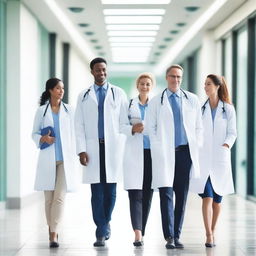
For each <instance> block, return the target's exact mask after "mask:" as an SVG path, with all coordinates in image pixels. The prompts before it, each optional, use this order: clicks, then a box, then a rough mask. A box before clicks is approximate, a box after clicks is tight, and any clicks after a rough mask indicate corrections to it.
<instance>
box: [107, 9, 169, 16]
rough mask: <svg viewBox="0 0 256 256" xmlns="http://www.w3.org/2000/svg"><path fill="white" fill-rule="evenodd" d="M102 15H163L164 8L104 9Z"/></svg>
mask: <svg viewBox="0 0 256 256" xmlns="http://www.w3.org/2000/svg"><path fill="white" fill-rule="evenodd" d="M103 13H104V15H164V14H165V10H164V9H105V10H103Z"/></svg>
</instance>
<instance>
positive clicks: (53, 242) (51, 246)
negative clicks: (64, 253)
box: [50, 234, 60, 248]
mask: <svg viewBox="0 0 256 256" xmlns="http://www.w3.org/2000/svg"><path fill="white" fill-rule="evenodd" d="M58 240H59V235H58V234H57V241H50V248H58V247H59V246H60V244H59V242H58Z"/></svg>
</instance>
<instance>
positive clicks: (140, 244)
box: [133, 241, 143, 247]
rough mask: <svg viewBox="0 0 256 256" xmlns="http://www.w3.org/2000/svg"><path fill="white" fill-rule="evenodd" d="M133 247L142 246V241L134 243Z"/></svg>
mask: <svg viewBox="0 0 256 256" xmlns="http://www.w3.org/2000/svg"><path fill="white" fill-rule="evenodd" d="M133 245H134V246H136V247H140V246H143V241H134V242H133Z"/></svg>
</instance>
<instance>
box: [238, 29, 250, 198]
mask: <svg viewBox="0 0 256 256" xmlns="http://www.w3.org/2000/svg"><path fill="white" fill-rule="evenodd" d="M247 41H248V40H247V30H242V31H240V32H239V33H238V37H237V74H236V76H237V109H236V111H237V131H238V136H237V142H236V147H237V153H236V154H237V155H236V184H237V187H236V192H237V193H238V194H240V195H242V196H246V192H247V191H246V190H247V189H246V188H247V186H246V184H247V174H246V169H247V162H246V156H247V143H246V142H247V115H246V113H247Z"/></svg>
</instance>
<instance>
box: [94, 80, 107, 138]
mask: <svg viewBox="0 0 256 256" xmlns="http://www.w3.org/2000/svg"><path fill="white" fill-rule="evenodd" d="M107 89H108V83H107V82H105V83H104V84H103V85H102V86H99V85H96V84H94V90H95V93H96V97H97V100H98V111H99V116H98V137H99V139H104V101H105V97H106V94H107ZM100 90H102V91H101V93H102V94H101V99H102V102H100Z"/></svg>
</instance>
